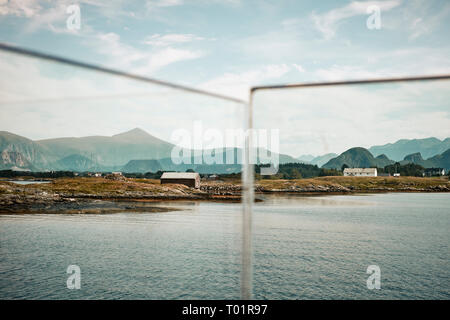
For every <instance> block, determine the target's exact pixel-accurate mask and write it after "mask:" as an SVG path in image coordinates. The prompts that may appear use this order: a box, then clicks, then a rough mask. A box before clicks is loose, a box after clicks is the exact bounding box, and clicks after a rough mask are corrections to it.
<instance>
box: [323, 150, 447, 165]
mask: <svg viewBox="0 0 450 320" xmlns="http://www.w3.org/2000/svg"><path fill="white" fill-rule="evenodd" d="M396 162H397V161H393V160H391V159H389V158H388V157H387V156H386V155H385V154H381V155H378V156H377V157H374V156H373V155H372V153H371V152H370V151H369V150H367V149H365V148H361V147H357V148H351V149H349V150H347V151H345V152H343V153H342V154H340V155H339V156H337V157H335V158H333V159H331V160H330V161H328V162H327V163H326V164H324V165H323V166H322V168H326V169H341V168H342V166H343V165H346V166H347V167H349V168H374V167H377V168H384V167H385V166H387V165H391V164H394V163H396ZM399 163H400V164H402V165H405V164H408V163H414V164H417V165H421V166H422V167H424V168H433V167H437V168H444V169H446V170H450V149H448V150H446V151H445V152H443V153H442V154H439V155H435V156H433V157H430V158H428V159H426V160H425V159H423V157H422V155H421V153H420V152H416V153H412V154H409V155H406V156H405V157H404V158H403V160H401V161H399Z"/></svg>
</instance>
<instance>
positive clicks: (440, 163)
mask: <svg viewBox="0 0 450 320" xmlns="http://www.w3.org/2000/svg"><path fill="white" fill-rule="evenodd" d="M408 163H414V164H418V165H421V166H422V167H424V168H444V169H446V170H450V149H448V150H447V151H445V152H443V153H442V154H438V155H436V156H434V157H431V158H428V159H426V160H425V159H423V158H422V155H421V154H420V152H416V153H412V154H410V155H407V156H406V157H405V158H404V159H403V160H402V161H400V164H402V165H404V164H408Z"/></svg>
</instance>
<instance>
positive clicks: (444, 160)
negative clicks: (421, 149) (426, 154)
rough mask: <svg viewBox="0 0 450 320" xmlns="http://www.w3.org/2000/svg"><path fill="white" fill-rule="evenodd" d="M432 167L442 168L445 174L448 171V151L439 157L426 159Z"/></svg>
mask: <svg viewBox="0 0 450 320" xmlns="http://www.w3.org/2000/svg"><path fill="white" fill-rule="evenodd" d="M427 161H429V162H430V164H432V166H433V167H437V168H444V169H445V170H446V171H447V172H448V171H450V149H448V150H447V151H445V152H443V153H442V154H440V155H437V156H434V157H432V158H429V159H427Z"/></svg>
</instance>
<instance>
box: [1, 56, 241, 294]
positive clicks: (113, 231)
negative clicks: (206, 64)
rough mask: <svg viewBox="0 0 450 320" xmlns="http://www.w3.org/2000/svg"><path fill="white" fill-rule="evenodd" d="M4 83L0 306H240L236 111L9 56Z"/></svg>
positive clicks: (196, 97)
mask: <svg viewBox="0 0 450 320" xmlns="http://www.w3.org/2000/svg"><path fill="white" fill-rule="evenodd" d="M0 73H1V77H0V88H1V90H0V105H1V108H0V113H1V117H0V129H1V133H0V135H1V136H0V146H1V150H0V151H1V153H2V163H1V166H2V167H1V168H0V169H1V170H3V171H2V181H0V187H1V189H0V199H1V203H0V211H1V215H0V243H1V246H0V251H1V255H0V256H1V259H0V272H1V273H2V277H1V278H0V297H1V298H2V299H14V298H20V299H72V298H74V299H91V298H96V299H235V298H239V297H240V271H241V256H240V254H241V213H242V206H241V204H240V201H239V200H240V191H239V185H240V174H239V173H240V171H241V161H240V158H239V157H238V156H239V155H240V151H241V148H242V142H241V141H240V140H239V139H237V138H236V136H233V135H232V134H233V133H235V131H239V130H243V125H244V118H243V115H244V112H245V105H244V104H242V103H238V102H233V101H227V100H224V99H218V98H214V97H210V96H206V95H201V94H194V93H191V92H185V91H182V90H176V89H173V88H169V87H164V86H159V85H154V84H151V83H145V82H140V81H134V80H131V79H127V78H124V77H118V76H111V75H108V74H104V73H99V72H96V71H89V70H85V69H81V68H75V67H72V66H67V65H63V64H59V63H53V62H48V61H44V60H40V59H35V58H28V57H23V56H19V55H14V54H11V53H0ZM229 133H231V136H229V135H227V134H229ZM224 145H225V146H226V147H228V149H227V150H226V151H228V152H227V153H225V150H223V149H222V148H223V146H224ZM216 148H217V149H216ZM236 148H238V149H236ZM202 150H203V151H204V152H202ZM211 150H212V151H211ZM191 151H192V152H191ZM230 151H232V152H231V153H230ZM238 151H239V154H238ZM225 154H226V155H230V154H231V156H230V158H226V157H224V155H225ZM220 159H222V160H223V163H222V162H221V160H220ZM230 159H231V160H230ZM63 171H64V172H63ZM163 171H164V172H166V171H177V172H186V171H193V172H198V173H200V175H201V181H200V186H199V188H196V187H198V186H197V185H196V183H197V182H196V175H195V174H194V175H192V174H187V175H186V174H184V175H176V176H175V178H174V177H170V176H169V177H167V179H166V180H164V181H163V180H161V182H160V176H161V174H162V172H163ZM37 172H39V173H37ZM233 173H235V175H233ZM223 174H228V176H223ZM217 175H218V176H217ZM34 179H38V180H46V181H39V182H42V183H39V184H37V181H35V180H34ZM5 180H14V182H13V183H12V182H7V181H5ZM19 180H21V181H19ZM28 180H33V181H31V182H34V183H33V184H26V183H29V182H30V181H28ZM48 181H50V182H49V183H45V182H48ZM162 182H168V184H161V183H162ZM185 184H187V185H189V186H186V185H185ZM191 184H193V185H191ZM18 213H20V215H18ZM70 266H72V267H70ZM78 267H79V269H78ZM78 271H80V272H81V278H80V279H81V282H80V283H81V289H79V290H77V283H78V282H77V281H78V280H77V279H78V278H76V277H77V275H78Z"/></svg>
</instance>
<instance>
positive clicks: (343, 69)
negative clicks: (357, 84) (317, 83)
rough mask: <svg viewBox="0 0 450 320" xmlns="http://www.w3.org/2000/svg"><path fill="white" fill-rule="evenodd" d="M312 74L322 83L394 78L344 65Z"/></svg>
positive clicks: (322, 69)
mask: <svg viewBox="0 0 450 320" xmlns="http://www.w3.org/2000/svg"><path fill="white" fill-rule="evenodd" d="M314 74H315V75H316V76H317V77H318V78H319V79H320V80H323V81H339V80H362V79H374V78H386V77H389V76H394V74H391V73H389V72H385V71H369V70H366V69H364V68H361V67H355V66H345V65H344V66H341V65H333V66H332V67H331V68H320V69H318V70H316V71H315V72H314ZM397 76H398V74H397Z"/></svg>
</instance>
